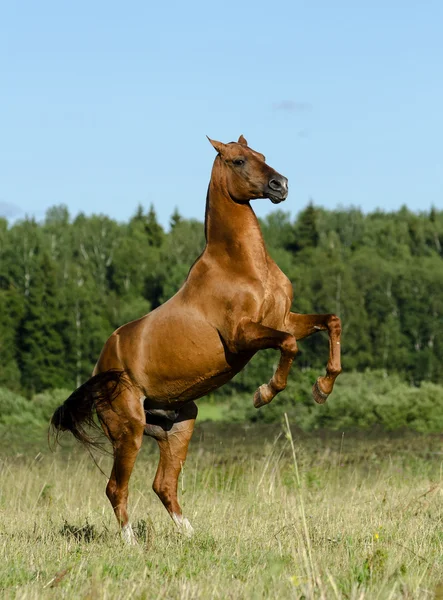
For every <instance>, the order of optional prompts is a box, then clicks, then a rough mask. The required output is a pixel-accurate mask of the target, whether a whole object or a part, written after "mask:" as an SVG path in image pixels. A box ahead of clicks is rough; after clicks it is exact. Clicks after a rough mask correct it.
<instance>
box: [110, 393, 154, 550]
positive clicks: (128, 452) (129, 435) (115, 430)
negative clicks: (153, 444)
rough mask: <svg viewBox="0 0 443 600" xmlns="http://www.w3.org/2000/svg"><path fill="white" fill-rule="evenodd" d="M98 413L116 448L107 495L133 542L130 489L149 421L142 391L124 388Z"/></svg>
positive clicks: (126, 537)
mask: <svg viewBox="0 0 443 600" xmlns="http://www.w3.org/2000/svg"><path fill="white" fill-rule="evenodd" d="M98 416H99V419H100V422H101V424H102V427H103V430H104V432H105V434H106V436H107V437H108V438H109V440H110V441H111V443H112V446H113V451H114V465H113V467H112V472H111V477H110V479H109V481H108V485H107V486H106V495H107V497H108V498H109V501H110V502H111V505H112V508H113V509H114V513H115V516H116V518H117V521H118V523H119V525H120V527H121V534H122V538H123V539H124V541H125V542H126V543H128V544H131V545H134V544H136V543H137V542H136V539H135V536H134V533H133V531H132V527H131V524H130V522H129V517H128V490H129V479H130V477H131V473H132V470H133V468H134V464H135V461H136V458H137V455H138V452H139V450H140V447H141V444H142V440H143V431H144V427H145V422H146V421H145V415H144V411H143V407H142V404H141V402H140V394H137V393H136V392H135V391H133V390H130V389H128V388H126V389H124V390H123V391H122V392H121V393H120V395H119V396H118V398H116V399H115V400H114V402H113V405H112V408H111V407H106V408H103V407H102V408H101V409H100V410H99V411H98Z"/></svg>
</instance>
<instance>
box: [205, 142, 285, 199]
mask: <svg viewBox="0 0 443 600" xmlns="http://www.w3.org/2000/svg"><path fill="white" fill-rule="evenodd" d="M208 140H209V141H210V142H211V144H212V146H213V147H214V148H215V150H216V151H217V153H218V154H217V158H216V161H215V165H214V166H216V165H218V167H219V168H220V169H221V173H220V175H222V177H223V180H224V181H225V184H226V187H227V191H228V193H229V195H230V196H231V198H232V199H233V200H234V201H235V202H238V203H240V204H244V203H246V202H249V200H255V199H258V198H269V199H270V200H271V202H273V203H274V204H279V203H280V202H283V200H286V198H287V196H288V180H287V179H286V177H283V175H280V173H277V171H275V170H274V169H273V168H272V167H270V166H269V165H267V164H266V159H265V157H264V156H263V154H260V152H256V151H255V150H253V149H252V148H249V146H248V142H247V141H246V140H245V138H244V137H243V136H242V135H241V136H240V137H239V138H238V142H230V143H229V144H223V143H222V142H217V141H215V140H211V139H210V138H208Z"/></svg>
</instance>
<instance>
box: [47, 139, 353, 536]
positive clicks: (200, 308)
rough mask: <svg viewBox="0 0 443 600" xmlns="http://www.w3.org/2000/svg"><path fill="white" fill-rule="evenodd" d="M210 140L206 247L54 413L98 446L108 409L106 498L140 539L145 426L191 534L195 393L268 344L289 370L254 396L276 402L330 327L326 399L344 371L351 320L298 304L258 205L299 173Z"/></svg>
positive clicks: (168, 503) (319, 395)
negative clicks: (181, 490) (137, 479)
mask: <svg viewBox="0 0 443 600" xmlns="http://www.w3.org/2000/svg"><path fill="white" fill-rule="evenodd" d="M208 139H209V138H208ZM209 141H210V142H211V144H212V146H213V147H214V148H215V150H216V151H217V156H216V158H215V161H214V166H213V169H212V175H211V181H210V183H209V189H208V194H207V200H206V217H205V235H206V246H205V249H204V251H203V253H202V254H201V256H200V257H199V258H198V260H197V261H196V262H195V263H194V265H193V266H192V267H191V269H190V271H189V274H188V277H187V279H186V281H185V283H184V284H183V286H182V287H181V289H180V290H179V291H178V292H177V293H176V294H175V296H174V297H172V298H171V299H170V300H168V301H167V302H165V304H163V305H162V306H160V307H158V308H156V309H155V310H154V311H152V312H151V313H149V314H148V315H146V316H144V317H142V318H141V319H138V320H137V321H132V322H131V323H128V324H126V325H123V326H122V327H120V328H119V329H117V330H116V331H115V332H114V333H113V334H112V335H111V337H110V338H109V339H108V341H107V342H106V343H105V345H104V347H103V350H102V352H101V355H100V358H99V359H98V362H97V365H96V367H95V369H94V372H93V376H92V377H91V379H89V380H88V381H87V382H86V383H84V384H83V385H82V386H80V387H79V388H78V389H77V390H76V391H74V392H73V394H72V395H71V396H70V397H69V398H68V399H67V400H66V402H65V403H64V404H63V405H62V406H60V407H59V408H58V409H57V410H56V411H55V413H54V415H53V417H52V425H53V427H54V428H55V429H56V430H62V431H64V430H70V431H71V432H72V433H73V434H74V436H75V437H76V438H78V439H79V440H81V441H82V442H85V443H86V444H88V443H92V440H91V438H90V437H89V436H88V434H87V432H86V430H85V425H90V424H92V423H93V414H94V411H95V412H96V413H97V415H98V418H99V420H100V423H101V425H102V427H103V430H104V432H105V434H106V436H107V437H108V438H109V440H110V441H111V443H112V446H113V450H114V465H113V468H112V473H111V477H110V479H109V482H108V485H107V488H106V494H107V496H108V498H109V500H110V502H111V504H112V507H113V509H114V512H115V515H116V517H117V520H118V522H119V524H120V526H121V528H122V535H123V538H124V539H125V540H126V541H127V542H128V543H135V538H134V534H133V532H132V528H131V525H130V523H129V520H128V512H127V499H128V483H129V478H130V476H131V472H132V469H133V467H134V463H135V460H136V457H137V454H138V452H139V450H140V446H141V443H142V438H143V434H145V435H149V436H152V437H153V438H155V439H156V440H157V442H158V445H159V448H160V461H159V465H158V469H157V473H156V476H155V479H154V483H153V489H154V491H155V492H156V494H157V495H158V496H159V498H160V500H161V501H162V502H163V504H164V506H165V507H166V509H167V511H168V512H169V514H170V516H171V517H172V519H173V521H174V522H175V524H176V526H177V527H178V529H179V530H180V531H181V532H182V533H184V534H189V535H190V534H191V533H192V527H191V525H190V523H189V521H188V520H187V519H186V518H184V517H183V516H182V511H181V508H180V505H179V503H178V501H177V482H178V477H179V474H180V470H181V469H182V466H183V464H184V462H185V459H186V454H187V450H188V445H189V441H190V439H191V436H192V432H193V429H194V423H195V419H196V417H197V406H196V404H195V403H194V400H196V399H197V398H201V397H202V396H205V395H206V394H208V393H209V392H211V391H212V390H215V389H217V388H218V387H220V386H221V385H223V384H224V383H226V382H227V381H229V380H230V379H232V377H234V375H235V374H236V373H238V372H239V371H241V369H243V367H244V366H245V365H246V364H247V363H248V362H249V361H250V360H251V358H252V357H253V356H254V354H255V353H256V352H257V351H259V350H263V349H265V348H274V349H275V350H279V351H280V360H279V363H278V366H277V368H276V370H275V373H274V374H273V376H272V377H271V379H270V381H269V383H265V384H264V385H261V386H260V387H259V388H258V389H257V391H256V392H255V395H254V406H255V407H256V408H259V407H261V406H264V405H265V404H268V403H269V402H271V400H272V399H273V398H274V396H275V395H276V394H278V393H279V392H281V391H282V390H284V389H285V387H286V381H287V378H288V373H289V369H290V367H291V363H292V361H293V360H294V357H295V355H296V354H297V350H298V349H297V340H301V339H303V338H305V337H307V336H309V335H311V334H313V333H315V332H317V331H322V330H323V331H327V332H328V334H329V360H328V363H327V367H326V375H325V376H324V377H319V378H318V379H317V382H316V383H315V385H314V387H313V396H314V399H315V400H316V401H317V402H319V403H323V402H325V401H326V399H327V397H328V395H329V394H330V393H331V392H332V388H333V385H334V381H335V378H336V377H337V375H338V374H339V373H340V371H341V367H340V332H341V327H340V320H339V318H338V317H337V316H335V315H332V314H325V315H301V314H296V313H293V312H290V308H291V303H292V285H291V282H290V281H289V280H288V278H287V277H286V276H285V275H284V274H283V273H282V271H280V269H279V268H278V266H277V265H276V264H275V262H274V261H273V260H272V259H271V258H270V256H269V254H268V253H267V251H266V247H265V244H264V241H263V237H262V234H261V231H260V227H259V223H258V221H257V218H256V216H255V214H254V212H253V210H252V208H251V205H250V200H253V199H257V198H269V199H270V200H271V201H272V202H273V203H274V204H278V203H279V202H282V201H283V200H285V199H286V197H287V195H288V181H287V179H286V178H285V177H283V176H282V175H280V174H279V173H277V172H276V171H274V169H272V168H271V167H269V166H268V165H267V164H266V162H265V157H264V156H263V154H260V153H259V152H256V151H255V150H252V149H251V148H249V147H248V144H247V142H246V140H245V138H244V137H243V136H240V138H239V140H238V142H231V143H229V144H222V143H221V142H216V141H213V140H209Z"/></svg>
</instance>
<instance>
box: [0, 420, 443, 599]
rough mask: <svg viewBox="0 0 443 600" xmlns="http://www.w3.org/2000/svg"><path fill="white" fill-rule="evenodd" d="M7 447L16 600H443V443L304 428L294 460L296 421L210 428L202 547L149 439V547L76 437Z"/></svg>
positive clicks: (0, 529)
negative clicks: (122, 533) (176, 514)
mask: <svg viewBox="0 0 443 600" xmlns="http://www.w3.org/2000/svg"><path fill="white" fill-rule="evenodd" d="M0 443H1V445H2V454H1V456H2V457H3V458H2V460H1V463H0V494H1V495H0V511H1V513H0V514H1V518H0V546H1V560H0V587H1V590H2V591H1V595H2V598H30V599H31V598H85V599H86V598H88V599H96V598H97V599H99V598H186V599H191V598H201V599H207V598H220V599H224V598H232V599H234V598H235V599H237V598H300V599H301V598H306V599H309V598H325V599H330V598H332V599H334V598H352V599H371V600H372V599H375V598H380V599H384V598H408V599H409V598H417V599H423V598H442V597H443V510H442V466H443V462H442V459H443V452H442V438H441V437H440V436H420V435H416V434H415V435H413V434H406V435H402V436H396V437H391V438H388V437H386V436H382V435H378V436H375V435H371V436H368V435H366V436H363V435H356V436H350V435H344V436H342V435H341V434H340V433H334V434H332V433H329V434H317V435H313V434H312V435H307V434H301V433H299V432H295V431H294V430H293V443H294V451H293V449H292V445H291V436H289V435H288V432H287V430H286V429H285V424H284V423H283V424H282V425H281V426H279V425H277V426H275V425H273V426H258V425H256V426H245V427H242V426H236V427H234V428H231V427H228V426H226V425H223V424H209V423H203V424H201V425H200V426H199V427H198V428H197V429H196V432H195V434H194V439H193V442H192V444H191V449H190V454H189V459H188V462H187V464H186V466H185V469H184V473H183V477H182V479H181V491H180V496H181V502H182V505H183V509H184V513H185V514H186V516H188V518H189V519H190V521H191V523H192V524H193V526H194V528H195V530H196V535H195V537H194V538H193V539H191V540H188V539H182V538H180V537H179V536H178V534H177V533H176V532H175V530H174V528H173V524H172V522H171V521H170V520H169V517H168V516H167V513H166V511H165V510H164V508H163V507H162V506H161V504H160V502H159V501H158V499H157V498H156V496H155V495H154V493H153V492H152V490H151V483H152V480H153V476H154V472H155V468H156V462H157V448H156V446H155V442H153V441H152V440H150V439H146V440H145V443H144V447H143V449H142V452H141V455H140V457H139V460H138V462H137V465H136V468H135V471H134V475H133V477H132V480H131V490H130V510H131V514H132V521H133V523H134V528H135V531H136V533H137V535H138V538H139V546H138V547H126V546H124V545H123V543H122V542H121V540H120V537H119V535H118V532H117V525H116V522H115V520H114V516H113V514H112V511H111V507H110V505H109V504H108V500H107V499H106V497H105V494H104V488H105V485H106V478H105V477H104V476H103V475H102V474H101V473H100V471H99V470H98V469H97V468H96V466H95V465H94V464H93V462H92V461H91V458H90V457H89V455H88V454H87V453H86V452H85V451H84V450H82V448H81V447H80V448H78V447H77V446H76V445H75V444H73V443H71V441H70V440H69V438H68V436H66V437H65V438H64V441H63V445H64V447H62V448H59V449H58V451H57V452H56V453H55V454H51V453H50V452H49V450H48V449H47V445H46V442H45V439H44V437H43V433H42V434H41V435H40V433H38V434H36V432H35V431H34V432H33V433H32V435H31V433H30V434H29V435H27V432H22V433H21V437H20V439H18V438H17V436H16V435H15V436H14V435H12V433H11V432H5V433H4V435H3V438H2V442H0ZM23 448H25V450H23ZM17 449H18V450H19V451H20V453H19V452H18V451H17ZM98 460H99V464H100V466H101V468H102V469H103V470H104V471H105V472H106V473H107V472H109V468H110V459H109V457H107V456H100V457H99V458H98Z"/></svg>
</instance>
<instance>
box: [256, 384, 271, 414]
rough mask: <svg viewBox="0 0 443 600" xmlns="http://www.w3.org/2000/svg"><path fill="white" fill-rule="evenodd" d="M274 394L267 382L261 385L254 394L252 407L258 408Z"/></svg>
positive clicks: (266, 402) (269, 400)
mask: <svg viewBox="0 0 443 600" xmlns="http://www.w3.org/2000/svg"><path fill="white" fill-rule="evenodd" d="M273 397H274V394H273V393H272V390H271V389H270V387H269V385H268V384H267V383H264V384H263V385H261V386H260V387H259V388H258V390H257V391H256V392H255V394H254V407H255V408H260V407H262V406H264V405H265V404H268V403H269V402H271V400H272V398H273Z"/></svg>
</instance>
